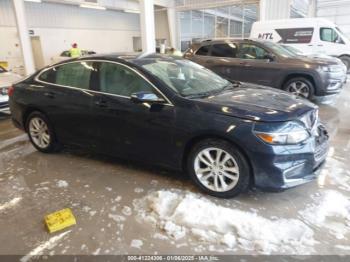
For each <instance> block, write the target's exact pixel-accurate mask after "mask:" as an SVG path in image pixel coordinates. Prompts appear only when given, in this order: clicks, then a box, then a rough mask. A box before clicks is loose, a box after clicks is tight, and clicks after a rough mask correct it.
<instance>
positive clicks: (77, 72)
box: [55, 61, 94, 89]
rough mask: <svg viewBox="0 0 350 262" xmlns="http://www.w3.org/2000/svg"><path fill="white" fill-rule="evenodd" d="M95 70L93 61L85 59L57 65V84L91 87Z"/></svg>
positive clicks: (83, 87)
mask: <svg viewBox="0 0 350 262" xmlns="http://www.w3.org/2000/svg"><path fill="white" fill-rule="evenodd" d="M93 71H94V68H93V66H92V62H85V61H83V62H76V63H69V64H65V65H61V66H58V67H56V81H55V83H56V84H57V85H63V86H70V87H76V88H81V89H89V88H90V78H91V74H92V72H93Z"/></svg>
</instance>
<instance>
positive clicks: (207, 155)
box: [9, 54, 328, 197]
mask: <svg viewBox="0 0 350 262" xmlns="http://www.w3.org/2000/svg"><path fill="white" fill-rule="evenodd" d="M9 94H10V108H11V111H12V118H13V122H14V124H15V125H16V126H17V127H19V128H21V129H23V130H24V131H26V132H27V133H28V135H29V138H30V140H31V142H32V144H33V145H34V147H36V148H37V149H38V150H39V151H41V152H45V153H50V152H54V151H56V150H58V149H60V148H61V146H62V145H76V146H81V147H85V148H87V149H90V150H94V151H97V152H101V153H104V154H111V155H116V156H119V157H122V158H128V159H136V160H140V161H144V162H149V163H152V164H157V165H161V166H165V167H168V168H174V169H180V170H185V171H186V172H187V173H188V174H189V175H190V177H191V178H192V179H193V181H194V182H195V183H196V184H197V185H198V186H199V187H200V188H201V189H202V190H204V191H205V192H207V193H209V194H211V195H214V196H217V197H233V196H235V195H237V194H239V193H241V192H242V191H245V190H247V189H248V188H249V186H251V185H255V186H257V187H262V188H269V189H284V188H289V187H293V186H296V185H299V184H302V183H305V182H307V181H310V180H311V179H312V178H314V177H315V176H316V173H317V171H318V170H319V168H320V167H321V166H322V164H323V162H324V160H325V158H326V154H327V151H328V135H327V132H326V130H325V128H324V127H323V126H322V125H321V124H320V122H319V119H318V109H317V107H316V106H315V105H314V104H312V103H310V102H308V101H306V100H304V99H302V98H297V97H295V96H293V95H290V94H288V93H285V92H283V91H277V90H275V89H270V88H267V87H261V86H254V85H247V84H242V83H236V82H229V81H227V80H225V79H223V78H221V77H220V76H218V75H217V74H215V73H213V72H212V71H209V70H207V69H205V68H204V67H202V66H200V65H198V64H195V63H193V62H190V61H187V60H183V59H181V58H171V57H163V56H159V55H148V56H138V55H126V54H125V55H104V56H91V57H84V58H80V59H72V60H68V61H64V62H62V63H59V64H56V65H53V66H49V67H47V68H44V69H42V70H40V71H38V72H37V73H35V74H34V75H32V76H30V77H29V78H27V79H25V80H23V81H22V82H19V83H17V84H15V85H14V86H13V87H12V88H11V89H10V90H9Z"/></svg>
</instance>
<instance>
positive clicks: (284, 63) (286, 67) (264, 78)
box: [184, 39, 346, 100]
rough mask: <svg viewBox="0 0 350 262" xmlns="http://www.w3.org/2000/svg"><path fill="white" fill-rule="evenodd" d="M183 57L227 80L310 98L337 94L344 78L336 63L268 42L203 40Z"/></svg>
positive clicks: (340, 68)
mask: <svg viewBox="0 0 350 262" xmlns="http://www.w3.org/2000/svg"><path fill="white" fill-rule="evenodd" d="M184 57H185V58H187V59H190V60H192V61H194V62H196V63H198V64H201V65H203V66H205V67H207V68H209V69H211V70H212V71H214V72H216V73H217V74H219V75H221V76H222V77H224V78H227V79H229V80H235V81H242V82H250V83H254V84H259V85H265V86H271V87H274V88H278V89H283V90H285V91H288V92H291V93H293V94H295V95H298V96H301V97H304V98H307V99H310V100H312V99H317V98H321V97H322V99H320V100H324V98H325V97H329V96H333V95H335V94H337V93H339V92H340V91H341V89H342V86H343V82H344V80H345V79H346V74H345V73H344V70H343V68H342V67H341V66H340V65H339V64H337V63H336V62H332V61H329V60H327V59H322V58H307V57H303V56H299V55H297V54H295V53H293V52H290V51H288V50H287V49H285V48H283V47H282V46H281V45H279V44H276V43H272V42H268V41H254V40H235V39H225V40H205V41H202V42H200V43H195V44H193V45H192V46H191V48H189V49H188V50H187V51H186V52H185V54H184Z"/></svg>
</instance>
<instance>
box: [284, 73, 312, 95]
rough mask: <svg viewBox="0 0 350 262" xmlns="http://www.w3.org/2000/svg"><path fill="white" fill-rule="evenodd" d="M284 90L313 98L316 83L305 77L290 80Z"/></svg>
mask: <svg viewBox="0 0 350 262" xmlns="http://www.w3.org/2000/svg"><path fill="white" fill-rule="evenodd" d="M283 90H285V91H287V92H289V93H292V94H294V95H296V96H300V97H302V98H306V99H312V98H313V96H314V85H313V84H312V83H311V82H310V81H309V80H308V79H306V78H304V77H296V78H292V79H290V80H288V81H287V82H286V83H285V84H284V86H283Z"/></svg>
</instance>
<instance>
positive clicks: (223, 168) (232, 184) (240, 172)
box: [187, 139, 250, 198]
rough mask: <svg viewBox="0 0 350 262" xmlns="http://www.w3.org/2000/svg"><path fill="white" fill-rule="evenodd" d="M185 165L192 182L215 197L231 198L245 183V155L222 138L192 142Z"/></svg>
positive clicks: (246, 183) (246, 182)
mask: <svg viewBox="0 0 350 262" xmlns="http://www.w3.org/2000/svg"><path fill="white" fill-rule="evenodd" d="M187 169H188V172H189V174H190V176H191V178H192V180H193V181H194V182H195V184H196V185H197V186H198V187H199V188H200V189H202V190H203V191H205V192H206V193H208V194H210V195H212V196H215V197H222V198H231V197H234V196H237V195H238V194H240V193H241V192H243V191H246V190H247V189H248V187H249V181H250V168H249V165H248V163H247V161H246V160H245V157H244V156H243V155H242V153H241V152H240V151H239V150H238V149H237V148H235V147H234V146H233V145H232V144H231V143H229V142H226V141H224V140H219V139H207V140H203V141H201V142H200V143H198V144H196V145H195V146H194V148H193V149H192V151H191V153H190V155H189V159H188V163H187Z"/></svg>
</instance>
